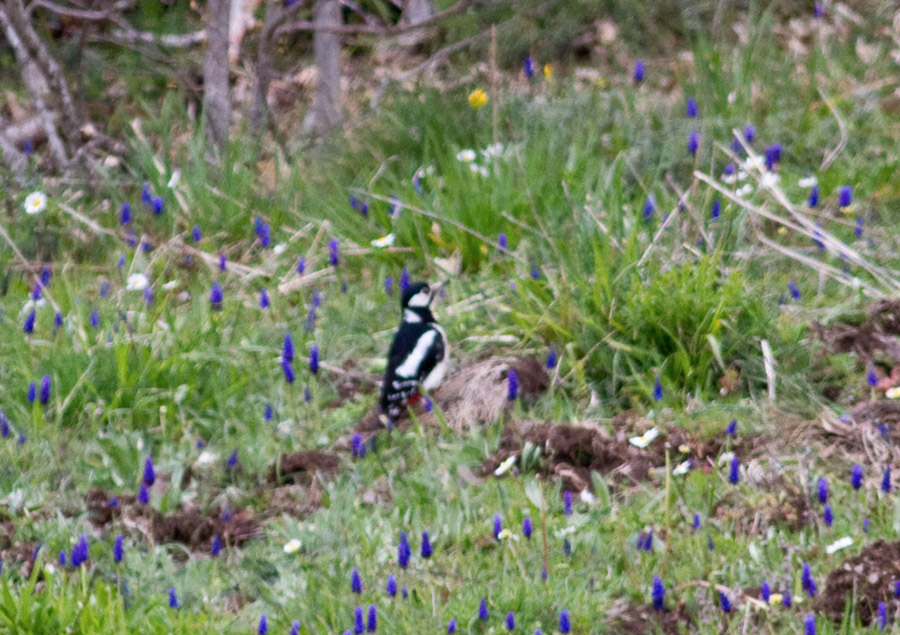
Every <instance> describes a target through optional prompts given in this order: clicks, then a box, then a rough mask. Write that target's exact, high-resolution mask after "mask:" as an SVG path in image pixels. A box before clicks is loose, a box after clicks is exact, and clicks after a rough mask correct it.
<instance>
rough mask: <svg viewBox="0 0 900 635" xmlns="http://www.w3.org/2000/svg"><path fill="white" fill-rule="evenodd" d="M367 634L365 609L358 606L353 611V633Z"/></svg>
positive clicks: (357, 634) (355, 634)
mask: <svg viewBox="0 0 900 635" xmlns="http://www.w3.org/2000/svg"><path fill="white" fill-rule="evenodd" d="M365 632H366V628H365V626H363V607H361V606H357V607H356V608H355V609H354V610H353V633H354V635H362V634H363V633H365Z"/></svg>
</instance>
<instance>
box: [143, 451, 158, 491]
mask: <svg viewBox="0 0 900 635" xmlns="http://www.w3.org/2000/svg"><path fill="white" fill-rule="evenodd" d="M143 480H144V483H146V484H147V487H153V484H154V483H155V482H156V470H154V469H153V457H150V456H148V457H147V458H146V459H145V460H144V477H143Z"/></svg>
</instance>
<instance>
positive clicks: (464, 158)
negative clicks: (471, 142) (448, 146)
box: [456, 148, 478, 163]
mask: <svg viewBox="0 0 900 635" xmlns="http://www.w3.org/2000/svg"><path fill="white" fill-rule="evenodd" d="M477 157H478V155H477V154H475V150H470V149H469V148H466V149H464V150H460V151H459V152H457V153H456V160H457V161H461V162H463V163H471V162H472V161H474V160H475V159H476V158H477Z"/></svg>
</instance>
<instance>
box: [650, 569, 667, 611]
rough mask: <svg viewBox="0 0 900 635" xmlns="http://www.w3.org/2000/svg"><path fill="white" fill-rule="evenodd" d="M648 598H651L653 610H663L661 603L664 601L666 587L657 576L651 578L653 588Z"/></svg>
mask: <svg viewBox="0 0 900 635" xmlns="http://www.w3.org/2000/svg"><path fill="white" fill-rule="evenodd" d="M650 596H651V597H652V598H653V608H654V609H656V610H657V611H662V610H663V608H664V604H663V603H664V601H665V599H666V587H665V586H664V585H663V581H662V578H660V577H659V576H657V575H655V576H653V587H652V589H651V592H650Z"/></svg>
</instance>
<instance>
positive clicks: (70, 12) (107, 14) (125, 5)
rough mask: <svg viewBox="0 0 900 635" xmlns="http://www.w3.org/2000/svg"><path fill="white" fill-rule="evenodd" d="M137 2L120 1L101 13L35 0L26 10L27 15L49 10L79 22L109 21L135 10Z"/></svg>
mask: <svg viewBox="0 0 900 635" xmlns="http://www.w3.org/2000/svg"><path fill="white" fill-rule="evenodd" d="M136 4H137V2H136V1H135V0H119V1H118V2H115V3H113V4H112V6H110V7H108V8H106V9H102V10H100V11H90V10H86V9H76V8H74V7H66V6H63V5H60V4H56V3H55V2H51V1H50V0H33V1H32V3H31V4H30V5H28V8H26V9H25V13H26V14H27V15H31V13H32V12H33V11H34V10H35V9H36V8H38V7H40V8H42V9H47V10H48V11H51V12H53V13H56V14H57V15H65V16H68V17H70V18H78V19H79V20H88V21H92V22H93V21H102V20H109V19H110V18H111V17H112V16H113V15H115V14H118V13H121V12H123V11H127V10H128V9H131V8H133V7H134V6H135V5H136Z"/></svg>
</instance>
